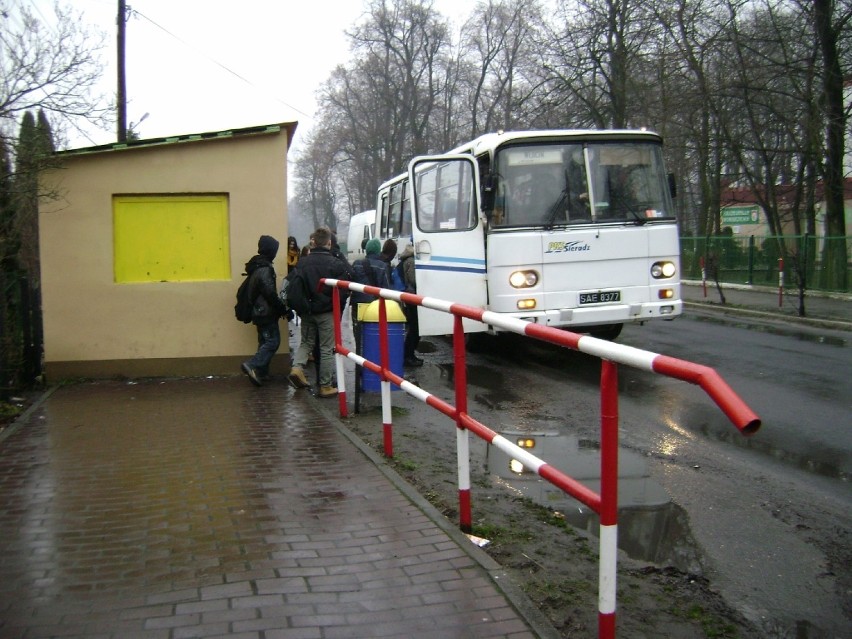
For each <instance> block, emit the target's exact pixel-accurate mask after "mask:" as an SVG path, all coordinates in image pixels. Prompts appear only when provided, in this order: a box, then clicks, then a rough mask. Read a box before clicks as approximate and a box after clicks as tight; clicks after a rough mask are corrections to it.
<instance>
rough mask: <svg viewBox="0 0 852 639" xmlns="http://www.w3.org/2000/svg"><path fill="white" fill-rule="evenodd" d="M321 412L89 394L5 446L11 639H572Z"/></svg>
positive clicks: (123, 386) (285, 395)
mask: <svg viewBox="0 0 852 639" xmlns="http://www.w3.org/2000/svg"><path fill="white" fill-rule="evenodd" d="M319 401H329V400H318V399H315V398H313V397H311V396H310V395H308V393H307V392H306V391H302V392H296V391H293V390H292V389H290V388H288V387H287V386H286V385H285V381H284V380H283V378H282V379H281V383H275V382H273V383H272V384H269V385H267V386H264V387H262V388H259V389H258V388H254V387H253V386H251V385H250V384H249V383H248V382H247V381H246V380H245V378H244V377H243V376H242V375H240V376H235V377H232V378H209V379H180V380H178V379H175V380H147V381H139V382H134V381H107V382H86V383H79V384H74V385H69V386H63V387H60V388H58V389H55V390H53V391H52V392H49V393H48V394H46V396H45V397H44V398H43V399H42V400H41V401H40V402H39V403H37V404H36V405H34V406H33V407H32V408H31V409H30V410H29V411H28V412H27V413H26V414H25V415H24V417H23V418H22V419H20V420H19V421H18V422H17V423H16V424H15V425H14V426H13V427H11V428H8V429H6V431H4V432H3V435H2V439H0V575H2V579H0V638H2V639H11V638H23V639H30V638H36V637H85V638H86V639H97V638H101V637H103V638H112V639H133V638H136V637H144V638H146V639H148V638H150V639H154V638H157V639H181V638H185V637H240V638H246V639H277V638H287V639H301V638H311V639H312V638H316V639H334V638H344V637H423V638H425V637H435V638H438V637H440V638H442V639H446V638H450V637H482V638H489V637H510V638H513V639H520V638H526V637H537V636H553V635H554V634H555V633H553V630H552V628H549V627H548V626H547V625H546V623H544V622H543V621H542V619H541V617H540V616H537V615H536V612H535V611H533V610H529V609H527V610H525V609H524V606H525V605H526V603H527V602H526V601H525V600H524V598H523V596H522V595H520V594H519V593H517V592H516V591H514V590H513V588H512V587H511V585H510V584H509V583H508V580H506V579H505V575H503V574H502V572H501V571H500V569H499V566H497V565H496V564H494V563H493V562H492V561H491V560H490V559H489V558H488V557H487V556H486V555H485V553H483V552H482V551H481V550H480V549H478V548H476V547H475V546H474V545H473V544H472V543H470V542H469V541H468V540H467V539H466V538H465V537H464V536H463V535H461V533H459V532H458V531H457V530H455V529H454V528H453V526H452V525H451V524H450V523H449V522H446V520H443V521H442V520H441V517H440V515H438V514H437V513H436V512H434V510H433V509H432V510H430V508H431V507H430V506H429V505H428V503H426V502H425V501H423V500H422V498H419V496H417V495H416V494H414V493H413V491H412V490H411V489H410V488H408V489H407V488H406V487H405V486H404V485H403V484H404V482H401V480H399V479H398V478H394V474H393V472H392V471H391V470H389V468H388V467H387V466H386V465H385V464H384V463H383V461H382V460H381V459H378V458H376V457H375V454H374V453H372V452H371V451H368V450H367V449H366V448H365V447H364V446H363V445H359V443H358V442H357V441H356V440H354V439H352V438H350V437H349V436H348V435H347V433H346V430H345V428H341V427H339V425H338V424H334V423H333V422H332V421H331V420H330V419H329V418H328V417H326V416H324V413H323V411H318V410H317V406H316V402H319Z"/></svg>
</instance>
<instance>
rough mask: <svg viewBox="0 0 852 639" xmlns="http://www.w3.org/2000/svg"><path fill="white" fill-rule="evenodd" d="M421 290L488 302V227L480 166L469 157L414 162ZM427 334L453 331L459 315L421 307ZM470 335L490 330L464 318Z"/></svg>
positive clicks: (417, 266)
mask: <svg viewBox="0 0 852 639" xmlns="http://www.w3.org/2000/svg"><path fill="white" fill-rule="evenodd" d="M408 177H409V184H410V185H411V207H412V209H411V211H412V218H413V224H412V236H413V240H414V264H415V269H416V279H417V293H418V295H423V296H426V297H435V298H438V299H442V300H448V301H451V302H458V303H460V304H465V305H467V306H473V307H474V308H483V309H484V308H485V305H486V303H487V293H486V277H485V274H486V269H485V226H484V224H483V222H482V220H481V219H480V216H479V190H478V188H477V185H478V184H479V174H478V167H477V165H476V162H475V160H474V159H473V158H472V157H470V156H466V155H443V156H420V157H416V158H414V159H413V160H412V161H411V163H410V164H409V165H408ZM418 320H419V323H420V334H421V335H450V334H452V332H453V320H454V318H453V315H452V314H450V313H443V312H440V311H435V310H431V309H427V308H424V307H422V306H421V307H419V308H418ZM463 326H464V330H465V332H466V333H476V332H481V331H485V330H487V328H488V327H487V326H486V325H485V324H482V323H481V322H475V321H472V320H467V319H465V320H464V323H463Z"/></svg>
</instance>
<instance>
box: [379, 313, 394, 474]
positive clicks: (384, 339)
mask: <svg viewBox="0 0 852 639" xmlns="http://www.w3.org/2000/svg"><path fill="white" fill-rule="evenodd" d="M379 363H380V364H381V366H382V381H381V383H380V385H381V388H382V414H384V415H386V417H385V419H384V424H383V428H382V432H383V435H384V446H385V456H387V457H393V423H392V422H391V417H390V415H391V414H392V412H391V411H390V410H389V408H390V407H389V406H385V402H386V401H388V400H389V398H390V382H388V381H387V380H386V378H385V376H386V375H387V373H388V371H389V370H390V347H389V345H388V309H387V306H385V298H383V297H380V298H379Z"/></svg>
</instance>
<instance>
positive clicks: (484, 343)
mask: <svg viewBox="0 0 852 639" xmlns="http://www.w3.org/2000/svg"><path fill="white" fill-rule="evenodd" d="M491 339H492V336H491V335H489V334H488V333H465V334H464V345H465V348H466V349H467V352H468V353H482V352H483V351H485V350H487V349H488V345H489V344H491V343H492V342H491Z"/></svg>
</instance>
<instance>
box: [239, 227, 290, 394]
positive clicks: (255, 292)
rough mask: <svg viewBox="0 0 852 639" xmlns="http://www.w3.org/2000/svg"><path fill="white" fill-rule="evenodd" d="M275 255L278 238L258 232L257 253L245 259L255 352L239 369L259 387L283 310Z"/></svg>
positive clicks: (276, 341) (273, 350)
mask: <svg viewBox="0 0 852 639" xmlns="http://www.w3.org/2000/svg"><path fill="white" fill-rule="evenodd" d="M277 254H278V240H276V239H275V238H274V237H272V236H270V235H261V236H260V240H258V242H257V255H255V256H254V257H252V258H251V259H250V260H249V261H248V262H246V275H248V276H249V278H250V279H249V290H248V295H249V299H250V300H253V306H252V312H251V321H252V324H254V325H255V327H256V328H257V352H256V353H255V354H254V357H252V358H251V359H250V360H247V361H245V362H243V363H242V366H241V368H242V370H243V372H244V373H245V374H246V375H248V378H249V379H250V380H251V383H252V384H254V385H255V386H260V385H261V384H262V383H263V382H262V380H263V379H264V378H265V377H268V376H269V363H270V362H271V361H272V357H273V355H275V353H276V352H277V351H278V347H279V346H280V345H281V332H280V331H279V329H278V318H279V317H281V316H282V315H284V314H285V313H286V309H285V308H284V304H282V302H281V300H280V299H279V297H278V289H277V286H276V276H275V267H274V266H273V264H272V262H273V260H275V256H276V255H277Z"/></svg>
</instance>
